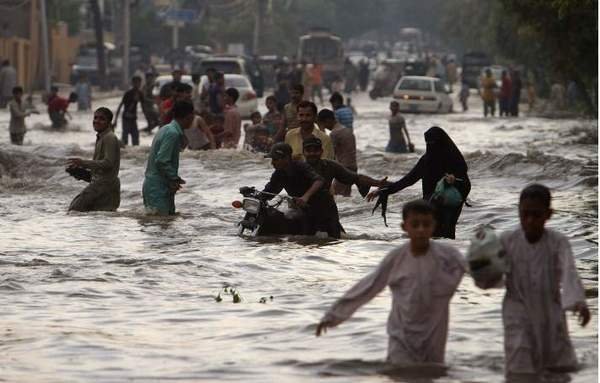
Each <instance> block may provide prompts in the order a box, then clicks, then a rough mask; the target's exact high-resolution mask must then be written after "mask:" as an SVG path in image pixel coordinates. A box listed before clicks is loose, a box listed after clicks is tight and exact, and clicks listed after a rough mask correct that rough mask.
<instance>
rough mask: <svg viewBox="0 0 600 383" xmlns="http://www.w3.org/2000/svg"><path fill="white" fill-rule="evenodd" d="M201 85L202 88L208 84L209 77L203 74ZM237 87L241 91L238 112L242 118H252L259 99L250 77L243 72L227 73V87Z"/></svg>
mask: <svg viewBox="0 0 600 383" xmlns="http://www.w3.org/2000/svg"><path fill="white" fill-rule="evenodd" d="M200 86H201V87H202V88H204V87H207V86H208V78H207V77H206V76H204V75H203V76H202V77H201V78H200ZM227 88H235V89H237V90H238V92H239V93H240V97H239V98H238V100H237V102H236V105H237V109H238V112H239V113H240V116H242V118H250V115H251V114H252V113H254V112H256V111H257V110H258V100H257V98H256V92H255V91H254V88H253V87H252V84H251V83H250V80H248V77H246V76H243V75H241V74H227V73H226V74H225V89H227Z"/></svg>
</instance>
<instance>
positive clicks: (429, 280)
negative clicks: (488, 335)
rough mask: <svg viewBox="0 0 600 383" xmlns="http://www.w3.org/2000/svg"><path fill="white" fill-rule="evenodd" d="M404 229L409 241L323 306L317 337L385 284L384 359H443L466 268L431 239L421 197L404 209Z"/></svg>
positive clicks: (429, 215)
mask: <svg viewBox="0 0 600 383" xmlns="http://www.w3.org/2000/svg"><path fill="white" fill-rule="evenodd" d="M402 220H403V222H402V229H403V230H404V231H405V232H406V233H407V234H408V237H409V238H410V241H409V242H408V243H406V244H405V245H403V246H401V247H398V248H396V249H394V250H392V251H391V252H390V253H389V254H388V255H387V256H386V257H385V258H384V259H383V261H382V262H381V263H380V264H379V266H378V267H377V268H376V269H375V271H374V272H372V273H371V274H369V275H367V276H366V277H364V278H363V279H362V280H360V281H359V282H358V283H357V284H356V285H355V286H354V287H352V288H351V289H350V290H349V291H348V292H347V293H346V294H345V295H344V296H343V297H342V298H340V299H339V300H338V301H337V302H336V303H335V304H334V305H333V306H332V307H331V308H330V309H329V311H327V313H326V314H325V316H324V317H323V319H322V320H321V322H320V323H319V325H318V326H317V332H316V333H317V336H319V335H321V333H324V332H325V330H326V329H327V328H328V327H333V326H337V325H339V324H340V323H342V322H343V321H345V320H346V319H348V318H350V316H351V315H352V314H353V313H354V311H356V310H357V309H358V308H359V307H360V306H362V305H363V304H365V303H367V302H369V301H370V300H371V299H373V298H374V297H375V296H376V295H377V294H378V293H379V292H381V290H383V289H384V288H385V287H386V286H389V287H390V289H391V290H392V295H393V298H392V312H391V313H390V315H389V318H388V324H387V331H388V335H389V342H388V357H387V360H388V362H390V363H393V364H401V365H406V364H414V363H444V353H445V349H446V339H447V335H448V313H449V303H450V299H451V298H452V295H454V292H455V291H456V288H457V287H458V284H459V283H460V281H461V279H462V276H463V274H464V272H465V269H466V262H465V260H464V258H463V257H462V255H461V254H460V253H459V252H458V250H456V249H455V248H453V247H452V246H449V245H445V244H441V243H438V242H432V241H431V240H430V239H431V236H432V235H433V232H434V229H435V219H434V213H433V207H432V206H431V205H430V204H429V203H428V202H426V201H424V200H416V201H412V202H409V203H407V204H406V205H404V207H403V209H402Z"/></svg>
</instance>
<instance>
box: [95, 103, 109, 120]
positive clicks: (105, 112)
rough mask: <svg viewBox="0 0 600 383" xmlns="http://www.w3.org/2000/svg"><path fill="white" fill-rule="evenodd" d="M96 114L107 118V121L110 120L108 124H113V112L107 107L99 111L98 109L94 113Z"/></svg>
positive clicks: (102, 107)
mask: <svg viewBox="0 0 600 383" xmlns="http://www.w3.org/2000/svg"><path fill="white" fill-rule="evenodd" d="M94 113H101V114H102V115H103V116H104V117H106V119H107V120H108V122H111V121H112V119H113V112H112V111H111V110H110V109H108V108H107V107H104V106H101V107H99V108H98V109H96V110H95V111H94Z"/></svg>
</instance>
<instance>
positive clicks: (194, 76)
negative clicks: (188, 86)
mask: <svg viewBox="0 0 600 383" xmlns="http://www.w3.org/2000/svg"><path fill="white" fill-rule="evenodd" d="M196 81H200V73H192V82H194V83H195V82H196Z"/></svg>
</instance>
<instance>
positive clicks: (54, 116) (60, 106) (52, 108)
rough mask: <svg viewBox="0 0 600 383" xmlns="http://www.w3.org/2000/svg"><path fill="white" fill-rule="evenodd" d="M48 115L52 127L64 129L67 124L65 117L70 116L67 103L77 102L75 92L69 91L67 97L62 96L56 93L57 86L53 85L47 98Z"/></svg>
mask: <svg viewBox="0 0 600 383" xmlns="http://www.w3.org/2000/svg"><path fill="white" fill-rule="evenodd" d="M48 100H49V101H48V116H49V117H50V121H52V128H54V129H64V128H65V127H66V126H67V119H66V118H65V117H69V118H71V115H70V114H69V111H68V110H67V109H68V108H69V104H72V103H74V102H77V93H74V92H71V94H69V98H68V99H67V98H62V97H60V96H59V95H58V88H57V87H56V86H53V87H52V88H51V89H50V97H49V98H48Z"/></svg>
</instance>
